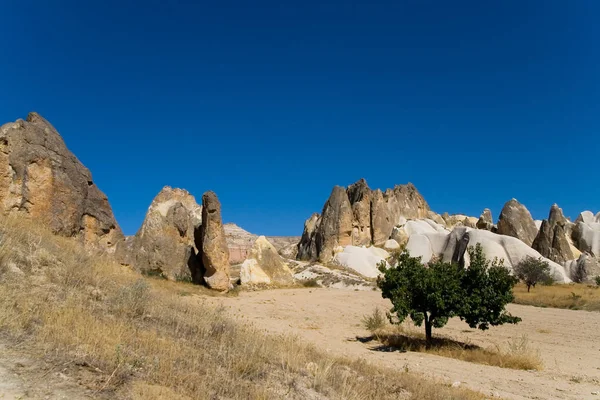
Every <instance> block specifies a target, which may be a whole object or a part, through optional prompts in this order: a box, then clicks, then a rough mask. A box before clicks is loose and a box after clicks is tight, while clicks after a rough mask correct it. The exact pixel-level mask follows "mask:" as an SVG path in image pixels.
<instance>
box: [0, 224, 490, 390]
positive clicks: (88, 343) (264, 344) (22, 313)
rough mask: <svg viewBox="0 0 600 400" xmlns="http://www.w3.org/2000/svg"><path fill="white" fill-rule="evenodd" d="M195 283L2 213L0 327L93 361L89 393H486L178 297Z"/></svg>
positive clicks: (48, 349) (67, 359) (65, 355)
mask: <svg viewBox="0 0 600 400" xmlns="http://www.w3.org/2000/svg"><path fill="white" fill-rule="evenodd" d="M17 268H18V269H17ZM19 271H20V272H19ZM203 291H204V289H202V288H199V287H197V286H193V285H189V284H185V283H173V282H167V281H164V280H161V279H154V278H147V277H142V276H141V275H139V274H137V273H135V272H133V271H131V270H128V269H124V268H123V267H121V266H120V265H118V264H117V263H114V262H111V261H110V260H108V259H105V258H103V257H90V256H88V255H86V254H84V253H83V252H82V251H81V248H80V246H79V245H78V244H77V243H75V242H74V241H72V240H69V239H65V238H57V237H55V236H53V235H51V234H49V233H48V232H45V231H43V230H40V229H39V228H37V227H35V226H33V225H31V224H28V223H26V222H24V221H22V220H16V219H9V220H3V221H0V333H2V334H4V335H5V336H7V337H9V338H10V340H12V341H14V343H15V344H18V343H23V344H26V347H27V349H28V350H29V351H35V352H40V353H43V355H44V356H45V357H46V358H50V359H52V360H54V361H55V362H56V363H57V365H58V364H61V365H63V364H65V363H68V364H71V365H80V366H87V367H88V368H89V369H91V370H93V371H95V372H94V373H95V374H96V375H101V377H100V378H99V379H95V380H90V381H89V382H88V385H90V386H91V387H92V389H93V390H94V391H95V393H96V395H97V397H104V398H111V399H113V398H117V399H120V398H122V399H181V400H183V399H214V398H227V399H249V398H252V399H280V398H289V399H306V398H308V399H311V398H313V399H317V398H330V399H397V398H405V399H482V398H483V396H481V395H480V394H478V393H474V392H471V391H468V390H466V389H461V388H452V387H449V386H448V385H445V384H441V383H437V382H433V381H431V380H426V379H425V378H424V377H420V376H417V375H414V374H410V373H404V372H397V371H392V370H387V369H381V368H377V367H374V366H372V365H370V364H368V363H366V362H364V361H361V360H350V359H344V358H338V357H333V356H331V355H329V354H326V353H323V352H320V351H318V350H317V349H316V348H314V347H312V346H310V345H308V344H305V343H303V342H301V341H300V340H298V339H297V338H295V337H291V336H274V335H268V334H266V333H265V332H262V331H260V330H258V329H256V328H254V327H250V326H246V325H242V324H240V323H238V322H236V321H235V320H233V319H232V318H231V317H229V316H228V315H226V313H225V312H224V311H223V310H222V309H219V308H215V307H213V306H209V305H207V304H203V305H198V304H197V302H196V301H194V302H191V301H187V298H188V296H197V295H198V294H201V293H202V292H203ZM40 355H41V354H40ZM81 368H83V367H81Z"/></svg>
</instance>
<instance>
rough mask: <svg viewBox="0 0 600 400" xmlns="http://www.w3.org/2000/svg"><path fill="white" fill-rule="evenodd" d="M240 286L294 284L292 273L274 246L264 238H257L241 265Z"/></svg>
mask: <svg viewBox="0 0 600 400" xmlns="http://www.w3.org/2000/svg"><path fill="white" fill-rule="evenodd" d="M240 280H241V283H242V284H257V283H264V284H273V283H274V284H279V285H290V284H292V283H293V282H294V278H293V275H292V271H291V270H290V268H289V267H288V265H287V263H285V261H284V260H283V259H282V258H281V256H280V255H279V254H278V252H277V249H276V248H275V246H273V245H272V244H271V242H269V241H268V240H267V238H266V237H264V236H259V237H258V239H256V241H255V242H254V245H253V247H252V249H251V251H250V254H249V255H248V258H247V259H246V260H245V261H244V263H243V264H242V268H241V270H240Z"/></svg>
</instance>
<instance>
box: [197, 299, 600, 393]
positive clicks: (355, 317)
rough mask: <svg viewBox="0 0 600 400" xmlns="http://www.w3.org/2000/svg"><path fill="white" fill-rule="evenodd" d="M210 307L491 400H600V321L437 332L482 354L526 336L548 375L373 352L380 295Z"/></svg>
mask: <svg viewBox="0 0 600 400" xmlns="http://www.w3.org/2000/svg"><path fill="white" fill-rule="evenodd" d="M202 300H206V298H202ZM202 300H200V299H198V301H202ZM208 301H211V302H214V303H216V304H218V303H221V304H223V305H224V306H225V307H227V308H229V309H230V311H231V313H232V314H233V315H235V316H236V317H237V318H238V319H240V320H242V321H247V322H251V323H254V324H255V325H256V326H258V327H260V328H263V329H265V330H267V331H271V332H285V333H292V334H297V335H298V336H299V337H300V338H303V339H304V340H306V341H308V342H311V343H314V344H315V345H317V346H320V347H321V348H323V349H325V350H326V351H330V352H333V353H336V354H339V355H346V356H352V357H362V358H364V359H366V360H368V361H370V362H372V363H375V364H379V365H383V366H387V367H391V368H397V369H401V370H404V369H406V368H408V369H409V370H410V371H415V372H419V373H422V374H425V375H429V376H432V377H435V378H438V379H443V380H446V381H448V382H461V383H460V384H461V385H466V386H467V387H469V388H472V389H474V390H478V391H480V392H482V393H484V394H486V395H489V396H491V397H503V398H507V399H573V400H575V399H578V400H579V399H600V313H594V312H586V311H571V310H560V309H544V308H535V307H530V306H519V305H511V306H510V307H509V308H510V311H511V312H512V313H513V314H515V315H518V316H520V317H521V318H523V322H522V323H520V324H519V325H507V326H501V327H495V328H491V329H490V330H488V331H485V332H482V331H479V330H473V329H469V327H468V325H466V324H465V323H464V322H461V321H460V320H458V319H457V320H452V321H450V322H449V324H448V325H447V326H446V327H444V328H442V329H439V330H436V331H435V332H434V334H435V333H436V332H437V333H439V334H443V335H445V336H449V337H452V338H454V339H456V340H460V341H463V342H464V341H470V342H471V343H474V344H477V345H480V346H483V347H488V346H492V345H505V344H506V343H507V341H509V340H514V339H518V338H520V337H522V335H524V334H525V335H527V338H528V340H529V343H530V344H531V345H532V347H534V348H536V349H539V351H540V352H541V355H542V359H543V361H544V370H542V371H519V370H511V369H504V368H499V367H490V366H485V365H479V364H473V363H469V362H465V361H460V360H455V359H451V358H445V357H440V356H434V355H428V354H422V353H411V352H408V353H400V352H392V353H384V352H380V351H374V350H373V348H374V345H373V344H372V343H366V344H365V343H361V342H359V341H357V340H356V337H357V336H365V335H367V334H368V333H367V332H366V331H365V330H364V328H362V326H361V318H362V316H363V315H365V314H370V313H372V312H373V310H374V308H375V307H376V306H379V307H380V308H382V309H384V310H387V309H388V308H389V306H390V303H389V302H388V300H385V299H382V298H381V294H380V293H379V292H378V291H361V292H358V291H348V290H337V289H286V290H268V291H258V292H242V293H241V294H240V296H239V297H230V298H219V299H215V298H209V299H208Z"/></svg>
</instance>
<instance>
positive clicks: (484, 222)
mask: <svg viewBox="0 0 600 400" xmlns="http://www.w3.org/2000/svg"><path fill="white" fill-rule="evenodd" d="M475 226H476V227H477V229H485V230H486V231H491V230H492V229H493V228H494V220H493V219H492V211H491V210H490V209H489V208H486V209H484V210H483V212H482V213H481V216H480V217H479V220H478V221H477V224H476V225H475Z"/></svg>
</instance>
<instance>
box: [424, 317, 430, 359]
mask: <svg viewBox="0 0 600 400" xmlns="http://www.w3.org/2000/svg"><path fill="white" fill-rule="evenodd" d="M425 348H426V349H428V350H429V349H430V348H431V320H430V319H429V317H428V316H427V313H425Z"/></svg>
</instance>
